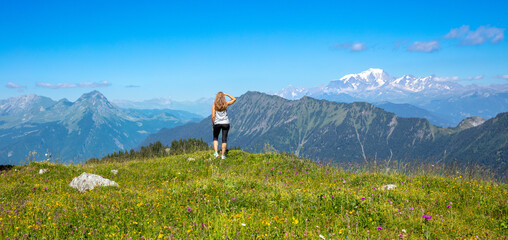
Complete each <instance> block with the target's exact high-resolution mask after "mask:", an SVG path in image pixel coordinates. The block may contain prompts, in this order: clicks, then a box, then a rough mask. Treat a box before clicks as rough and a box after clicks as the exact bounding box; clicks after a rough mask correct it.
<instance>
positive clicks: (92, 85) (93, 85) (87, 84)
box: [78, 81, 111, 88]
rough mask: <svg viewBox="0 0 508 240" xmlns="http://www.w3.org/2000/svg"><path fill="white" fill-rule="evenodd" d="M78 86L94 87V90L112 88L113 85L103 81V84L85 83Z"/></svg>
mask: <svg viewBox="0 0 508 240" xmlns="http://www.w3.org/2000/svg"><path fill="white" fill-rule="evenodd" d="M78 86H79V87H92V88H96V87H109V86H111V83H109V82H108V81H102V82H98V83H91V82H84V83H79V84H78Z"/></svg>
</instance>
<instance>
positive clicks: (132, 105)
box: [111, 97, 214, 116]
mask: <svg viewBox="0 0 508 240" xmlns="http://www.w3.org/2000/svg"><path fill="white" fill-rule="evenodd" d="M213 101H214V98H200V99H198V100H196V101H174V100H172V99H171V98H169V97H168V98H153V99H148V100H144V101H130V100H112V101H111V102H112V103H114V104H115V105H117V106H118V107H120V108H124V109H173V110H183V111H186V112H192V113H195V114H198V115H201V116H207V115H208V114H210V106H211V105H212V104H213Z"/></svg>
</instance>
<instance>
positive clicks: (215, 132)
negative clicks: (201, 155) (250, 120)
mask: <svg viewBox="0 0 508 240" xmlns="http://www.w3.org/2000/svg"><path fill="white" fill-rule="evenodd" d="M220 130H222V143H227V142H228V131H229V124H215V125H213V140H214V141H218V140H219V133H220Z"/></svg>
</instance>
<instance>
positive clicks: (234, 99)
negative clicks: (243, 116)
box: [224, 93, 236, 106]
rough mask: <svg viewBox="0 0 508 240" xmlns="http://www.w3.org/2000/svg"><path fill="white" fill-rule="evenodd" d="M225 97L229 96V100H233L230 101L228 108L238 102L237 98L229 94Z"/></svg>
mask: <svg viewBox="0 0 508 240" xmlns="http://www.w3.org/2000/svg"><path fill="white" fill-rule="evenodd" d="M224 95H226V96H228V97H229V98H231V101H228V106H229V105H231V104H233V103H235V102H236V98H235V97H233V96H231V95H229V94H227V93H224Z"/></svg>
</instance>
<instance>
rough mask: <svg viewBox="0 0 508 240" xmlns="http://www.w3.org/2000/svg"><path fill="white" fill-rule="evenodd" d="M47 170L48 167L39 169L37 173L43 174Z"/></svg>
mask: <svg viewBox="0 0 508 240" xmlns="http://www.w3.org/2000/svg"><path fill="white" fill-rule="evenodd" d="M47 171H48V169H46V168H42V169H39V174H44V173H45V172H47Z"/></svg>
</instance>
